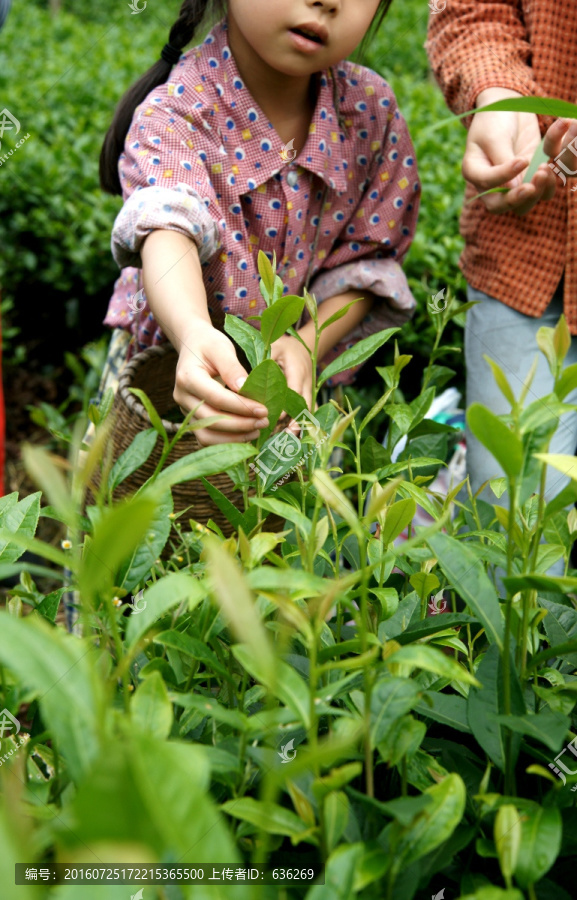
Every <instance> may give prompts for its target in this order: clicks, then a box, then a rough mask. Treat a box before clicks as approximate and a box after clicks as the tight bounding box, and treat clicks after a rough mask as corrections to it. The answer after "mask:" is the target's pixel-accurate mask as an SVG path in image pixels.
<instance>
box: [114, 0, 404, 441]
mask: <svg viewBox="0 0 577 900" xmlns="http://www.w3.org/2000/svg"><path fill="white" fill-rule="evenodd" d="M390 2H391V0H380V2H379V0H274V2H271V0H228V4H227V8H225V6H224V5H223V3H224V0H184V3H183V5H182V7H181V11H180V16H179V18H178V19H177V21H176V22H175V24H174V25H173V27H172V29H171V31H170V37H169V43H168V44H166V45H165V47H164V48H163V50H162V53H161V59H160V60H159V61H158V62H156V63H155V64H154V66H152V68H151V69H150V70H149V71H148V72H147V73H146V74H145V75H144V76H143V77H142V78H141V79H140V81H138V82H137V83H136V84H135V85H133V87H132V88H131V89H130V90H129V91H128V93H127V94H126V95H125V97H124V98H123V99H122V101H121V102H120V104H119V106H118V108H117V110H116V114H115V116H114V120H113V122H112V125H111V127H110V129H109V131H108V134H107V136H106V139H105V142H104V146H103V149H102V154H101V160H100V173H101V183H102V186H103V188H104V189H105V190H107V191H109V192H111V193H122V196H123V198H124V201H125V202H124V206H123V208H122V210H121V212H120V213H119V215H118V217H117V219H116V222H115V225H114V229H113V234H112V252H113V255H114V258H115V260H116V261H117V263H118V264H119V266H120V267H121V268H124V271H123V273H122V275H121V277H120V279H119V280H118V281H117V283H116V287H115V292H114V295H113V297H112V300H111V303H110V307H109V311H108V315H107V318H106V320H105V322H106V324H108V325H111V326H114V327H115V328H116V329H117V331H115V333H114V336H113V341H112V344H111V352H110V354H111V359H110V361H111V364H112V368H113V369H114V365H115V359H116V361H118V358H119V357H120V358H121V360H122V361H125V360H126V359H127V358H129V357H130V356H131V355H132V354H133V352H135V351H137V350H140V349H143V348H145V347H147V346H150V345H151V344H157V343H160V342H162V341H164V340H166V338H168V340H170V342H171V343H172V344H173V345H174V347H175V349H176V350H177V352H178V354H179V359H178V365H177V371H176V385H175V391H174V397H175V400H176V401H177V403H178V405H179V406H180V408H181V409H182V411H183V412H188V411H189V410H191V409H193V408H195V407H198V409H197V410H196V413H195V417H196V419H197V420H202V419H205V418H207V417H211V416H216V415H222V416H224V417H223V418H221V419H220V420H219V421H218V422H216V423H215V424H211V425H210V427H206V428H202V429H200V430H198V431H196V435H197V437H198V439H199V441H200V443H201V444H203V445H208V444H217V443H223V442H229V441H249V440H253V439H255V438H257V437H258V434H259V429H261V428H263V427H266V426H267V424H268V420H267V418H266V416H267V410H266V408H264V407H262V406H260V407H259V405H258V404H255V403H254V401H251V400H248V399H247V398H245V397H241V396H240V395H238V393H237V392H238V390H239V388H240V387H241V386H242V383H243V381H244V379H245V378H246V377H247V374H248V373H247V372H246V371H245V370H244V368H243V367H242V366H241V365H240V363H239V361H238V358H237V356H236V352H235V347H234V344H233V342H232V341H231V340H230V339H229V338H228V337H227V336H226V335H225V334H224V333H223V330H222V329H223V322H224V317H225V314H226V313H231V314H234V315H237V316H239V317H240V318H243V317H245V316H247V317H248V316H250V315H256V314H258V313H260V312H261V311H262V310H263V309H264V301H263V300H262V298H261V296H260V292H259V288H258V280H259V276H258V268H257V257H258V252H259V250H263V251H264V252H265V253H266V255H267V256H268V258H269V259H270V260H272V259H273V252H276V256H277V259H278V260H279V265H278V269H277V274H278V275H279V276H280V277H281V278H282V280H283V283H284V284H285V292H286V293H291V294H302V292H303V288H304V287H305V286H307V287H308V286H309V285H310V290H311V293H313V294H314V296H315V298H316V301H317V303H318V304H322V305H321V306H320V308H319V322H320V323H321V324H322V323H323V322H324V321H326V320H327V319H328V318H329V317H330V316H332V315H333V314H334V313H335V312H336V311H338V310H340V309H341V308H342V307H344V306H345V305H346V304H347V303H349V302H350V301H351V300H354V299H357V298H359V296H361V299H360V300H359V302H357V303H355V304H354V305H353V306H352V307H351V308H350V309H349V310H348V312H347V313H346V314H345V315H344V316H342V317H341V318H340V319H338V321H336V322H334V323H333V324H332V325H330V326H328V327H327V328H326V329H325V331H324V332H323V333H322V337H321V341H320V347H319V360H320V361H321V362H320V368H321V369H322V368H324V367H326V366H327V365H328V363H329V362H331V361H332V360H333V359H334V358H335V357H337V356H338V355H339V354H340V353H342V352H343V350H344V349H346V348H348V347H351V346H353V345H354V343H355V342H356V341H358V340H359V339H360V338H362V337H367V336H368V335H370V334H372V333H374V332H376V331H379V330H381V329H382V328H386V327H389V326H392V325H399V324H402V323H403V322H405V321H406V320H407V319H408V318H409V317H410V316H411V315H412V312H413V310H414V308H415V305H416V304H415V301H414V298H413V297H412V294H411V292H410V290H409V288H408V285H407V282H406V279H405V276H404V275H403V272H402V270H401V268H400V265H399V263H400V261H401V260H402V258H403V257H404V256H405V254H406V252H407V250H408V248H409V246H410V243H411V240H412V237H413V233H414V229H415V225H416V221H417V213H418V205H419V182H418V180H417V173H416V167H415V160H414V153H413V148H412V144H411V141H410V137H409V135H408V132H407V128H406V125H405V122H404V120H403V118H402V117H401V115H400V113H399V112H398V110H397V106H396V101H395V97H394V95H393V93H392V91H391V89H390V88H389V86H388V85H387V83H386V82H385V81H384V80H383V79H382V78H381V77H380V76H379V75H377V74H376V73H375V72H373V71H371V70H370V69H367V68H365V67H363V66H357V65H354V64H353V63H351V62H346V61H344V60H345V58H346V57H347V56H349V55H350V54H351V53H352V51H353V50H354V49H355V47H357V45H358V44H359V42H361V40H362V39H364V41H363V43H365V42H366V39H367V36H368V33H369V29H370V27H371V25H373V26H374V27H378V26H379V25H380V23H381V22H382V20H383V18H384V15H385V13H386V12H387V9H388V7H389V5H390ZM214 12H218V14H219V15H222V16H223V17H222V18H221V19H220V21H219V22H218V24H217V25H215V26H214V27H213V29H212V31H210V33H209V34H208V37H206V39H205V40H204V42H203V43H202V44H201V45H200V46H196V47H193V48H191V49H190V50H189V51H188V52H187V53H184V54H183V52H182V51H183V48H184V47H185V46H186V45H187V44H188V43H189V42H190V41H191V40H192V39H193V37H194V36H195V34H196V32H197V29H199V27H200V26H201V24H202V22H203V20H205V17H207V16H208V14H209V13H214ZM335 67H336V68H335ZM311 279H313V280H312V283H311ZM307 319H308V316H307V315H306V314H305V315H304V316H303V319H302V320H301V322H299V323H298V325H297V329H296V330H297V332H298V334H299V336H300V337H301V338H302V339H303V341H304V342H305V343H306V344H307V345H308V346H309V347H312V346H314V331H313V328H312V322H311V321H310V320H309V321H307ZM118 329H122V331H119V330H118ZM272 357H273V359H275V360H276V361H277V363H278V364H279V365H280V367H281V368H282V369H283V371H284V373H285V376H286V378H287V381H288V385H289V387H291V388H292V389H293V390H295V391H298V392H299V393H300V394H302V395H303V396H304V397H305V399H306V400H307V402H308V404H309V407H310V405H311V374H312V373H311V360H310V357H309V355H308V353H307V351H306V349H305V348H304V347H303V346H302V344H301V343H300V342H299V340H298V339H297V338H295V337H291V336H288V335H285V336H284V337H282V338H280V340H278V341H276V342H275V343H274V344H273V346H272ZM358 368H360V367H359V366H357V367H356V368H355V369H350V370H348V371H347V372H344V373H341V375H339V376H336V377H335V378H334V379H332V382H331V381H329V385H330V384H331V383H332V384H333V385H334V384H336V383H342V384H348V383H350V382H351V381H352V380H353V378H354V375H355V373H356V370H357V369H358ZM217 377H220V379H221V380H222V382H223V383H222V384H221V383H219V381H218V380H216V379H217ZM291 424H292V425H293V427H295V426H296V423H291Z"/></svg>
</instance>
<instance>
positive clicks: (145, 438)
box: [108, 428, 158, 491]
mask: <svg viewBox="0 0 577 900" xmlns="http://www.w3.org/2000/svg"><path fill="white" fill-rule="evenodd" d="M157 439H158V432H157V431H156V430H155V429H154V428H147V429H146V430H145V431H139V432H138V434H137V435H136V437H135V438H134V440H133V442H132V444H131V445H130V447H128V448H127V449H126V450H125V451H124V453H123V454H122V455H121V456H119V457H118V459H117V460H116V462H115V463H114V465H113V467H112V471H111V472H110V475H109V477H108V489H109V490H110V491H113V490H114V488H116V487H118V485H119V484H122V482H123V481H125V480H126V479H127V478H128V476H129V475H132V473H133V472H136V470H137V469H139V468H140V467H141V466H142V465H144V463H145V462H146V460H147V459H148V457H149V456H150V454H151V453H152V451H153V450H154V447H155V444H156V441H157Z"/></svg>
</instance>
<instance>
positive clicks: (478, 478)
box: [465, 287, 577, 503]
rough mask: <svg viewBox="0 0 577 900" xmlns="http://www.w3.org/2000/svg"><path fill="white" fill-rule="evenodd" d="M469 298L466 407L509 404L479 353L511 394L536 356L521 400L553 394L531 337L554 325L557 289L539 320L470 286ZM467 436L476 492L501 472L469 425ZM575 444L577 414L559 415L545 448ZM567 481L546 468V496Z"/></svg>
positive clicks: (573, 399)
mask: <svg viewBox="0 0 577 900" xmlns="http://www.w3.org/2000/svg"><path fill="white" fill-rule="evenodd" d="M468 298H469V300H477V301H479V303H478V304H477V305H476V306H473V307H472V308H471V309H470V310H468V312H467V324H466V328H465V365H466V372H467V406H470V405H471V404H472V403H482V404H483V405H484V406H487V407H488V408H489V409H490V410H491V411H492V412H494V413H495V414H497V415H499V414H501V413H508V412H510V409H511V407H510V404H509V403H508V401H507V400H506V399H505V397H504V396H503V394H502V393H501V391H500V390H499V388H498V387H497V384H496V382H495V379H494V378H493V374H492V372H491V369H490V367H489V364H488V363H487V361H486V360H485V359H483V356H484V355H486V356H488V357H490V358H491V359H493V360H494V361H495V362H496V363H498V364H499V366H500V367H501V368H502V369H503V371H504V373H505V375H506V376H507V379H508V381H509V383H510V385H511V388H512V390H513V392H514V394H515V396H516V397H518V396H519V394H520V392H521V389H522V386H523V381H524V379H525V377H526V375H527V373H528V372H529V369H530V368H531V366H532V364H533V361H534V360H535V358H536V357H537V358H538V365H537V371H536V374H535V377H534V379H533V383H532V385H531V388H530V390H529V393H528V395H527V399H526V401H525V405H528V404H529V403H531V402H533V401H534V400H537V399H538V398H539V397H545V396H547V394H550V393H552V391H553V376H552V375H551V372H550V371H549V366H548V363H547V360H546V359H545V357H544V356H543V354H542V353H541V352H540V350H539V348H538V347H537V340H536V338H537V332H538V330H539V328H541V327H543V326H547V327H550V328H553V327H555V325H556V324H557V322H558V320H559V317H560V316H561V314H562V312H563V301H562V296H561V293H560V291H558V292H557V293H556V294H555V296H554V297H553V300H552V301H551V303H550V304H549V306H548V307H547V309H546V310H545V312H544V314H543V315H542V316H541V318H539V319H534V318H532V317H531V316H525V315H523V314H522V313H519V312H517V311H516V310H514V309H511V308H510V307H509V306H505V304H504V303H501V302H500V301H499V300H495V299H494V298H492V297H489V296H488V295H487V294H483V293H482V292H481V291H477V290H475V289H474V288H471V287H469V289H468ZM572 363H577V337H574V338H573V340H572V342H571V347H570V348H569V352H568V354H567V357H566V359H565V365H566V366H568V365H571V364H572ZM565 402H566V403H577V390H575V391H573V392H572V393H571V394H569V395H568V396H567V397H566V398H565ZM466 439H467V469H468V473H469V476H470V479H471V487H472V489H473V492H475V491H476V490H478V488H479V487H480V486H481V485H482V484H483V482H484V481H487V479H489V478H495V477H499V476H501V475H503V472H502V470H501V468H500V466H499V465H498V463H497V462H496V460H495V459H494V458H493V457H492V456H491V454H490V453H489V451H488V450H486V449H485V447H484V446H483V445H482V444H481V443H480V442H479V441H478V440H477V439H476V438H475V437H474V436H473V435H472V434H471V432H470V431H469V429H468V428H467V431H466ZM576 448H577V413H566V414H565V415H563V416H562V417H561V418H560V420H559V425H558V427H557V431H556V432H555V434H554V435H553V438H552V440H551V445H550V449H549V452H550V453H566V454H570V455H573V454H574V453H575V450H576ZM568 481H569V479H568V478H566V477H565V476H564V475H562V474H561V472H558V471H557V470H556V469H551V468H550V467H549V468H548V471H547V483H546V497H547V500H548V501H549V500H551V499H552V498H553V497H555V496H556V495H557V494H558V493H559V492H560V491H561V490H562V489H563V488H564V487H565V486H566V484H567V483H568ZM488 499H490V502H491V503H495V502H497V501H496V498H495V496H494V494H493V492H492V491H491V492H490V496H488Z"/></svg>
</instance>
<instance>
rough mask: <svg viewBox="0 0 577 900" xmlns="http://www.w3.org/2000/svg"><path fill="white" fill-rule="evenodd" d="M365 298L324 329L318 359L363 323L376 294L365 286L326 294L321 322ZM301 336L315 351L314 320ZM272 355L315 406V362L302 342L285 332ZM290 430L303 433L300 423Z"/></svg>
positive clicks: (289, 380)
mask: <svg viewBox="0 0 577 900" xmlns="http://www.w3.org/2000/svg"><path fill="white" fill-rule="evenodd" d="M358 297H362V299H361V300H359V302H358V303H355V305H354V306H352V307H351V308H350V309H349V311H348V312H347V313H345V315H344V316H343V317H342V319H338V320H337V321H336V322H333V324H332V325H329V326H328V328H325V330H324V331H323V333H322V334H321V336H320V338H319V348H318V353H317V360H320V359H322V358H323V357H324V356H325V355H326V353H327V352H328V351H329V350H331V349H332V347H334V346H335V345H336V344H338V343H339V342H340V341H341V340H342V339H343V338H344V337H345V336H346V335H347V334H349V333H350V332H351V331H354V329H355V328H356V326H357V325H358V324H359V323H360V322H362V320H363V319H364V317H365V316H366V315H367V313H368V312H369V310H370V309H371V307H372V306H373V303H374V302H375V299H376V297H375V295H374V294H373V293H371V291H367V290H364V289H361V290H354V289H353V290H349V291H345V292H344V293H342V294H338V295H335V296H334V297H327V299H326V300H324V301H323V303H322V304H321V305H320V306H319V308H318V321H319V325H322V324H323V322H326V320H327V319H328V318H329V317H330V316H332V315H333V313H335V312H337V310H339V309H342V308H343V306H346V305H347V303H350V302H351V300H356V299H357V298H358ZM298 335H299V337H301V338H302V339H303V341H304V342H305V344H306V345H307V347H308V348H309V349H310V350H314V346H315V327H314V322H312V321H309V322H307V323H306V325H303V327H302V328H299V329H298ZM271 350H272V358H273V359H274V360H275V361H276V362H277V363H278V364H279V366H280V367H281V369H282V370H283V372H284V373H285V376H286V379H287V383H288V386H289V388H292V390H293V391H296V392H297V394H301V396H302V397H304V399H305V400H306V402H307V405H308V407H309V409H310V410H312V411H313V412H314V410H313V409H312V399H313V398H312V361H311V358H310V356H309V355H308V353H307V351H306V350H305V348H304V347H303V346H302V344H301V343H300V342H299V341H297V340H296V339H295V338H294V337H291V336H290V335H288V334H285V335H283V337H281V338H279V339H278V341H275V342H274V344H273V345H272V348H271ZM289 428H290V430H291V431H293V432H294V433H295V434H299V433H300V426H299V425H298V423H297V422H294V421H293V422H292V423H291V424H290V425H289Z"/></svg>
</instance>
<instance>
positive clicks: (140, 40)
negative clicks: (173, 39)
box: [0, 0, 170, 354]
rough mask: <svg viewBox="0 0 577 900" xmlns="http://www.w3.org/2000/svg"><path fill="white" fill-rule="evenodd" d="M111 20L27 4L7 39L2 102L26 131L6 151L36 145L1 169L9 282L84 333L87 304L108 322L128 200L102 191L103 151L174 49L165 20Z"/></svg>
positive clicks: (114, 10) (3, 272)
mask: <svg viewBox="0 0 577 900" xmlns="http://www.w3.org/2000/svg"><path fill="white" fill-rule="evenodd" d="M84 5H85V6H86V8H90V9H96V8H98V7H100V4H88V3H86V4H84ZM64 10H66V4H64ZM102 12H103V20H101V21H99V22H95V21H94V18H93V16H90V18H89V19H88V20H86V19H85V18H84V17H78V18H77V17H76V16H74V15H71V14H70V12H67V11H63V12H61V13H60V14H59V15H58V16H56V17H55V18H52V17H51V16H50V14H49V12H48V11H47V10H46V9H39V8H37V7H36V6H35V5H32V4H31V3H30V2H29V0H28V2H27V3H24V4H16V5H15V6H14V7H13V8H12V10H11V13H10V16H9V17H8V19H7V22H6V26H5V28H4V29H3V31H2V42H1V44H0V94H1V95H2V98H3V99H2V103H3V106H5V107H6V108H7V109H8V110H9V111H10V112H11V113H12V115H13V116H15V117H16V118H17V119H18V121H19V122H20V125H21V132H20V134H19V135H18V137H17V138H14V137H12V136H10V134H9V132H6V133H5V134H4V136H3V138H2V153H3V154H6V153H8V152H9V151H10V150H14V145H15V143H16V141H17V140H19V139H20V137H22V136H23V135H26V134H30V137H29V138H28V140H27V141H26V142H25V143H24V144H23V145H22V146H21V147H19V148H18V149H16V150H14V152H13V154H12V156H9V158H8V161H6V162H4V163H3V165H2V167H1V169H0V179H1V182H2V184H3V186H4V187H3V189H2V190H1V191H0V246H1V247H2V253H1V254H0V284H1V285H2V293H3V297H4V298H5V300H6V302H7V303H8V304H10V303H12V304H14V306H15V308H18V309H25V308H29V305H30V301H31V299H32V298H34V310H35V312H34V315H35V316H40V317H42V319H43V320H44V321H45V322H46V328H47V329H51V330H55V328H56V327H57V328H66V327H68V328H70V327H71V326H73V325H75V324H76V323H77V322H78V320H79V317H80V316H84V315H85V314H86V313H85V309H86V306H87V305H88V304H90V305H92V306H94V305H95V304H96V305H97V306H96V308H98V307H99V308H100V309H101V310H102V316H101V319H102V318H104V313H105V310H106V305H107V300H108V298H109V296H110V293H111V288H112V284H113V282H114V279H115V278H116V277H118V267H117V266H116V263H115V262H114V260H113V259H112V256H111V253H110V233H111V230H112V225H113V223H114V219H115V217H116V214H117V213H118V211H119V209H120V206H121V200H120V198H113V197H110V196H108V195H105V194H104V193H103V192H102V191H101V190H100V187H99V182H98V157H99V153H100V147H101V144H102V140H103V138H104V134H105V133H106V130H107V128H108V126H109V125H110V121H111V119H112V114H113V112H114V108H115V105H116V103H117V102H118V100H119V99H120V96H121V94H122V93H123V92H124V91H125V90H126V89H127V88H128V87H129V86H130V84H131V83H132V82H133V81H134V80H135V78H136V77H138V76H139V75H141V74H142V73H143V72H144V71H145V70H146V68H147V67H148V66H149V65H151V64H152V62H153V61H154V58H155V55H156V52H157V48H160V47H162V45H163V43H164V42H165V40H166V27H165V25H163V24H162V22H161V21H159V19H158V18H157V16H152V15H147V14H145V15H138V16H131V14H130V9H129V7H128V5H127V4H124V6H119V5H118V4H114V5H109V7H108V8H107V9H106V10H104V9H103V10H102ZM168 27H170V23H169V26H168ZM155 48H156V49H155ZM11 315H12V313H10V312H8V321H9V322H10V317H11ZM20 321H22V319H21V318H20ZM8 352H9V354H10V347H9V348H8Z"/></svg>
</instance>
